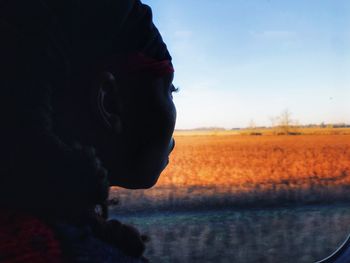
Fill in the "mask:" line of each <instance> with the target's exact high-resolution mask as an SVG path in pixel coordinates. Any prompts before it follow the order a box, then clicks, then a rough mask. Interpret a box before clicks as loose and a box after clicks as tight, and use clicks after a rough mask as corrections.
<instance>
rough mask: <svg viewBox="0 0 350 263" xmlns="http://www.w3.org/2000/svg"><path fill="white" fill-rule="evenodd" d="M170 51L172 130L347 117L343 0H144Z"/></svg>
mask: <svg viewBox="0 0 350 263" xmlns="http://www.w3.org/2000/svg"><path fill="white" fill-rule="evenodd" d="M143 2H144V3H146V4H148V5H150V6H151V7H152V9H153V15H154V23H155V24H156V25H157V27H158V29H159V30H160V32H161V33H162V35H163V38H164V41H165V42H166V43H167V45H168V47H169V50H170V52H171V54H172V56H173V63H174V66H175V70H176V73H175V80H174V84H175V86H179V87H180V92H179V93H178V94H175V95H174V100H175V103H176V106H177V110H178V120H177V128H178V129H188V128H196V127H203V126H220V127H225V128H233V127H246V126H248V125H249V123H250V122H251V121H254V123H255V124H256V125H271V119H273V118H274V117H276V116H278V115H279V114H280V113H281V112H282V111H284V110H285V109H288V110H289V111H290V112H291V113H292V118H293V119H294V120H296V121H298V122H299V123H300V124H307V123H321V122H326V123H331V122H332V123H337V122H347V123H350V31H349V28H350V1H348V0H327V1H326V0H201V1H198V0H144V1H143Z"/></svg>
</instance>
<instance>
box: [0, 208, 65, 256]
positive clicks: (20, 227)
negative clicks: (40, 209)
mask: <svg viewBox="0 0 350 263" xmlns="http://www.w3.org/2000/svg"><path fill="white" fill-rule="evenodd" d="M0 262H4V263H22V262H35V263H46V262H51V263H61V262H63V259H62V254H61V248H60V244H59V242H58V240H57V239H56V238H55V235H54V233H53V231H52V229H51V228H50V227H49V226H47V225H46V224H45V223H44V222H42V221H40V220H39V219H38V218H35V217H33V216H30V215H26V214H21V213H17V212H7V211H6V212H1V214H0Z"/></svg>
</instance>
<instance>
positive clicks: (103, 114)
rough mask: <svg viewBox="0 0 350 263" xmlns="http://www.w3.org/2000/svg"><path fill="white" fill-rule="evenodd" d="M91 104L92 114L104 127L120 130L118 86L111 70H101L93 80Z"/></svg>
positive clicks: (115, 130)
mask: <svg viewBox="0 0 350 263" xmlns="http://www.w3.org/2000/svg"><path fill="white" fill-rule="evenodd" d="M91 104H92V110H93V112H94V115H95V116H96V117H97V119H98V121H99V122H100V123H102V125H103V126H105V128H107V129H109V130H112V131H114V132H117V133H120V132H121V129H122V123H121V119H120V115H119V113H120V110H119V109H120V106H121V105H120V98H119V87H118V85H117V81H116V79H115V77H114V75H113V74H112V73H111V72H107V71H105V72H101V73H100V74H98V76H97V78H96V80H95V81H93V84H92V87H91Z"/></svg>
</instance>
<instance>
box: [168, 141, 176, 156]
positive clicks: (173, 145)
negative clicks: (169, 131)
mask: <svg viewBox="0 0 350 263" xmlns="http://www.w3.org/2000/svg"><path fill="white" fill-rule="evenodd" d="M174 148H175V140H174V139H173V138H172V139H171V146H170V151H169V155H170V153H171V152H172V151H173V150H174Z"/></svg>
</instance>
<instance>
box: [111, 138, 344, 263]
mask: <svg viewBox="0 0 350 263" xmlns="http://www.w3.org/2000/svg"><path fill="white" fill-rule="evenodd" d="M175 140H176V148H175V151H174V153H173V154H172V156H171V162H170V165H169V167H168V168H167V169H166V171H165V172H164V173H163V174H162V176H161V178H160V180H159V182H158V184H157V186H156V187H154V188H152V189H148V190H136V191H135V190H134V191H130V190H125V189H119V188H114V189H112V191H111V197H112V198H117V199H118V200H119V201H120V202H119V205H117V206H111V207H110V211H111V216H112V217H117V218H119V219H122V220H123V221H125V222H130V223H133V224H135V225H137V226H138V227H139V228H140V229H141V230H143V231H144V232H147V233H148V234H149V235H150V236H151V238H152V241H151V243H150V245H149V248H148V250H147V255H148V256H149V258H150V259H152V260H153V262H214V261H215V262H313V261H315V260H319V259H321V258H323V257H325V256H327V255H328V254H329V253H331V252H332V251H334V250H335V249H336V247H337V246H339V245H340V244H341V243H342V241H343V240H344V239H345V238H346V236H347V234H348V232H350V227H349V225H350V135H334V134H333V135H299V136H244V135H232V134H225V135H222V134H210V135H209V134H200V135H198V134H186V135H185V134H177V135H176V136H175Z"/></svg>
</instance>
